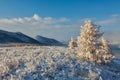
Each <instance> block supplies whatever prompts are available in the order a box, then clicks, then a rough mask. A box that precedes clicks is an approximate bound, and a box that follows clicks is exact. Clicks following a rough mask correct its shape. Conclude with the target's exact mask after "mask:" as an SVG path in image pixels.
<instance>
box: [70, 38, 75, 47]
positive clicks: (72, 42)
mask: <svg viewBox="0 0 120 80" xmlns="http://www.w3.org/2000/svg"><path fill="white" fill-rule="evenodd" d="M75 47H77V43H76V41H75V39H74V38H71V41H70V42H69V48H70V49H75Z"/></svg>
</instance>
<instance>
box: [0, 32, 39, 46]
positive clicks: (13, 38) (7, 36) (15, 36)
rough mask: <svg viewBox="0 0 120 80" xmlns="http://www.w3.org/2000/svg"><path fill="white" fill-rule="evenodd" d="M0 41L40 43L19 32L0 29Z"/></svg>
mask: <svg viewBox="0 0 120 80" xmlns="http://www.w3.org/2000/svg"><path fill="white" fill-rule="evenodd" d="M0 43H30V44H40V42H38V41H37V40H35V39H33V38H31V37H29V36H27V35H25V34H23V33H20V32H16V33H14V32H8V31H3V30H0Z"/></svg>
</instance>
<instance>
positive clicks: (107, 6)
mask: <svg viewBox="0 0 120 80" xmlns="http://www.w3.org/2000/svg"><path fill="white" fill-rule="evenodd" d="M86 19H91V20H93V21H94V22H95V23H97V24H99V25H101V26H103V27H102V30H103V31H106V34H105V35H106V37H107V38H108V39H110V40H120V39H119V38H118V36H119V35H118V34H119V31H120V23H119V22H120V0H0V25H1V26H0V29H3V30H8V31H14V32H16V31H19V32H23V33H25V34H28V35H30V36H32V37H35V35H42V36H45V37H51V38H55V39H57V40H60V41H63V40H64V41H67V40H69V39H70V37H71V36H73V37H77V36H78V35H79V32H80V30H79V28H80V26H81V24H83V23H84V20H86ZM111 34H113V35H116V36H117V37H115V39H113V38H110V37H111V36H112V35H111Z"/></svg>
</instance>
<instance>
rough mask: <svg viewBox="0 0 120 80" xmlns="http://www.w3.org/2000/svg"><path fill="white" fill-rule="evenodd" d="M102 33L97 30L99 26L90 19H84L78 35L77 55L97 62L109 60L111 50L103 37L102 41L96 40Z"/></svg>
mask: <svg viewBox="0 0 120 80" xmlns="http://www.w3.org/2000/svg"><path fill="white" fill-rule="evenodd" d="M102 34H103V33H100V32H99V26H98V25H96V24H94V23H93V22H91V21H86V23H85V25H84V26H81V34H80V36H78V54H77V56H78V57H82V58H84V59H87V60H90V61H95V62H97V63H105V62H109V61H111V60H112V59H113V55H112V52H111V50H110V48H109V45H108V43H107V41H106V40H105V39H102V43H101V42H100V41H99V40H98V39H99V38H100V37H101V36H102Z"/></svg>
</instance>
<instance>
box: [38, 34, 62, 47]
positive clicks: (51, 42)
mask: <svg viewBox="0 0 120 80" xmlns="http://www.w3.org/2000/svg"><path fill="white" fill-rule="evenodd" d="M36 40H38V41H39V42H41V43H43V44H44V45H50V46H62V45H64V44H62V43H61V42H59V41H57V40H55V39H51V38H46V37H43V36H36Z"/></svg>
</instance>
